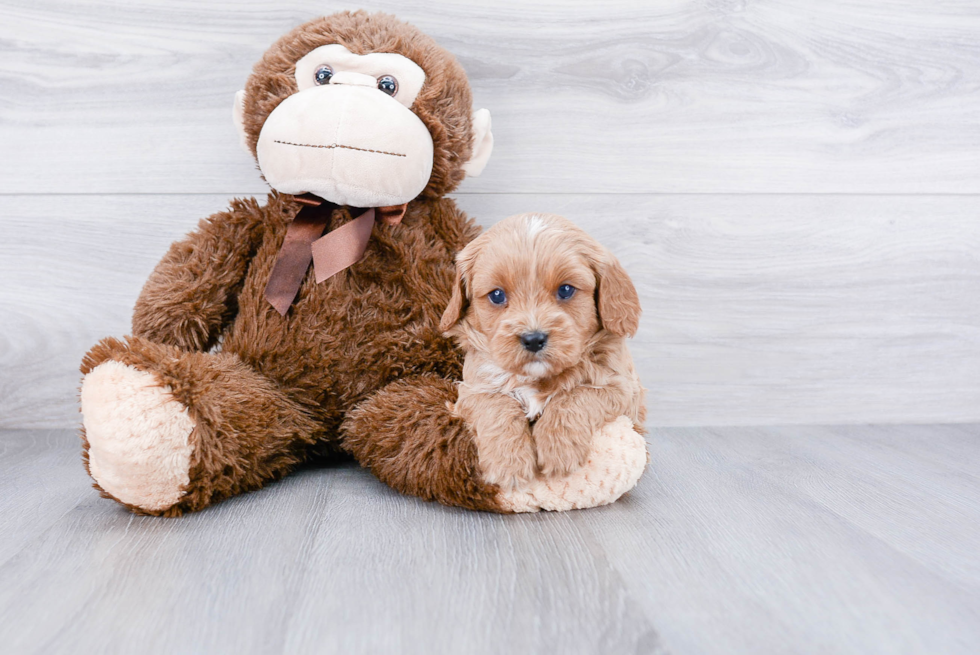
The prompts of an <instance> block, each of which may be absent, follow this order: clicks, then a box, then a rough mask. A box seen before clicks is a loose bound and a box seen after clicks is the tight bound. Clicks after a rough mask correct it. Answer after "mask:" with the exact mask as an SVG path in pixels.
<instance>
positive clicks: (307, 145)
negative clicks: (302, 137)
mask: <svg viewBox="0 0 980 655" xmlns="http://www.w3.org/2000/svg"><path fill="white" fill-rule="evenodd" d="M275 142H276V143H281V144H282V145H284V146H296V147H298V148H323V149H325V150H333V149H334V148H343V149H345V150H357V151H359V152H373V153H374V154H376V155H390V156H391V157H406V156H407V155H403V154H402V153H400V152H385V151H384V150H371V149H370V148H355V147H354V146H345V145H343V144H340V143H331V144H330V145H328V146H321V145H318V144H315V143H292V142H291V141H280V140H278V139H275Z"/></svg>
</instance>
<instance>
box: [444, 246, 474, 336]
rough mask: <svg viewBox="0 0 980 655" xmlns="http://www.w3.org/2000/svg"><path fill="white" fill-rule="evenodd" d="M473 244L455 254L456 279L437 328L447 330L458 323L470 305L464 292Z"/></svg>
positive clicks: (471, 258) (472, 254)
mask: <svg viewBox="0 0 980 655" xmlns="http://www.w3.org/2000/svg"><path fill="white" fill-rule="evenodd" d="M474 248H475V244H473V243H470V244H469V245H468V246H467V247H465V248H463V249H462V250H461V251H460V252H459V254H458V255H456V281H455V282H453V295H452V297H451V298H450V299H449V306H448V307H446V311H445V312H443V313H442V320H441V321H439V330H441V331H442V332H449V331H450V330H451V329H453V327H455V326H456V324H457V323H459V321H460V319H461V318H463V316H465V315H466V308H467V307H469V305H470V299H469V296H468V295H467V292H466V287H467V285H468V282H467V279H466V278H467V277H468V276H469V270H470V265H471V264H472V262H473V257H474V256H475V253H474Z"/></svg>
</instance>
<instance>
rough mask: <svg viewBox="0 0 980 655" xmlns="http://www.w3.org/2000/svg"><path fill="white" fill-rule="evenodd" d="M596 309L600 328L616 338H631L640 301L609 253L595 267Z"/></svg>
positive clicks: (634, 289)
mask: <svg viewBox="0 0 980 655" xmlns="http://www.w3.org/2000/svg"><path fill="white" fill-rule="evenodd" d="M596 278H597V282H598V284H597V285H596V308H597V309H598V310H599V320H600V321H601V322H602V327H603V328H605V329H606V330H609V331H610V332H612V333H613V334H615V335H616V336H620V337H632V336H633V335H634V334H636V330H637V328H639V327H640V312H641V311H642V310H641V308H640V297H639V295H638V294H637V293H636V287H635V286H633V281H632V280H630V276H629V275H627V274H626V269H625V268H623V265H622V264H620V263H619V260H617V259H616V258H615V257H614V256H613V255H612V253H609V252H606V253H604V254H603V256H602V257H601V259H600V260H599V262H598V264H597V266H596Z"/></svg>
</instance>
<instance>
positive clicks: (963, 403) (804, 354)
mask: <svg viewBox="0 0 980 655" xmlns="http://www.w3.org/2000/svg"><path fill="white" fill-rule="evenodd" d="M364 6H365V7H366V8H369V9H382V10H387V11H391V12H393V13H396V14H398V15H399V16H401V17H402V18H405V19H406V20H409V21H411V22H413V23H415V24H416V25H418V26H419V27H420V28H422V29H423V30H425V31H426V32H428V33H429V34H431V35H432V36H434V37H435V38H436V39H437V40H439V41H440V42H441V43H442V44H443V45H445V46H446V47H447V48H449V49H450V50H452V51H453V52H454V53H455V54H456V55H457V56H458V58H459V59H460V61H461V62H462V63H463V65H464V66H465V68H466V70H467V72H468V74H469V75H470V79H471V82H472V85H473V88H474V95H475V99H476V102H477V104H478V105H479V106H483V107H487V108H488V109H490V111H491V113H492V114H493V117H494V133H495V136H496V149H495V152H494V156H493V158H492V159H491V161H490V164H489V166H488V168H487V171H486V172H485V174H484V175H483V176H481V177H480V178H476V179H472V180H468V181H466V182H465V183H464V184H463V186H462V187H461V188H460V189H459V192H458V193H457V194H456V198H457V199H458V201H459V202H460V204H461V205H462V206H463V207H464V208H465V209H466V210H467V211H468V212H469V213H471V214H472V215H473V216H475V217H476V218H477V219H478V220H479V221H480V222H481V223H483V224H485V225H488V224H491V223H493V222H495V221H497V220H499V219H500V218H503V217H504V216H507V215H509V214H511V213H516V212H520V211H529V210H540V211H553V212H558V213H563V214H565V215H567V216H569V217H570V218H572V219H573V220H575V221H577V222H579V223H580V224H582V225H583V226H584V227H586V228H587V229H588V230H590V231H591V232H593V233H594V234H595V235H596V236H597V237H599V238H600V239H601V240H602V241H603V242H604V243H606V244H607V245H608V246H609V247H610V248H611V249H612V250H613V251H614V252H616V253H617V254H618V255H619V256H620V257H621V259H622V260H623V261H624V263H626V265H627V267H628V269H629V270H630V271H631V273H632V274H633V276H634V278H635V280H636V281H637V284H638V287H639V288H640V291H641V295H642V298H643V301H644V305H645V310H646V313H645V316H644V320H643V324H642V328H641V332H640V334H639V335H638V337H637V339H636V340H635V342H634V353H635V355H636V358H637V360H638V362H639V363H640V367H641V371H642V375H643V378H644V382H645V383H646V386H648V387H649V388H650V391H651V392H650V400H651V424H654V425H732V424H778V423H863V422H943V421H956V422H959V421H980V216H978V215H977V214H978V199H980V195H978V194H980V120H978V119H980V5H978V4H977V3H976V2H975V1H972V0H962V1H957V0H940V1H927V0H889V1H888V2H877V1H874V0H864V1H863V2H842V1H837V0H832V1H828V2H821V3H812V2H804V1H803V0H799V1H795V2H794V1H790V0H783V1H779V2H776V1H773V2H754V1H749V0H744V1H740V0H732V1H713V2H705V1H694V0H669V1H664V2H656V3H652V2H651V3H644V2H640V1H638V0H629V1H625V0H624V1H619V2H602V3H593V2H590V3H585V2H582V3H578V2H557V1H554V2H534V3H528V2H516V1H515V2H509V1H505V0H491V1H489V2H483V3H479V4H473V3H469V2H443V3H438V4H436V3H430V2H414V1H412V2H399V3H394V2H379V3H367V4H365V5H364ZM349 7H351V5H344V4H341V3H336V2H300V1H296V2H286V3H281V2H272V1H271V0H262V1H256V2H234V3H233V2H209V3H200V2H190V1H181V2H164V1H163V0H145V1H142V2H132V1H127V2H122V1H118V0H117V1H115V2H112V1H104V2H97V3H85V4H84V5H82V4H76V3H68V2H57V1H37V0H32V1H23V2H19V1H15V0H4V1H3V2H2V3H0V221H2V223H0V225H2V229H3V232H2V238H0V427H5V428H16V427H49V428H54V427H70V426H73V425H76V424H77V422H78V415H77V409H76V402H75V394H76V387H77V383H78V374H77V365H78V361H79V359H80V358H81V356H82V354H83V353H84V352H85V350H86V349H87V348H88V347H89V346H90V345H91V344H92V343H94V342H95V341H96V340H97V339H99V338H100V337H102V336H105V335H110V334H112V335H122V334H125V333H126V332H127V331H128V319H129V312H130V309H131V307H132V303H133V301H134V300H135V297H136V295H137V293H138V292H139V289H140V286H141V285H142V282H143V280H144V279H145V277H146V275H147V274H148V273H149V271H150V270H151V269H152V267H153V265H154V263H155V262H156V260H157V259H158V258H159V257H160V256H161V255H162V253H163V252H164V250H165V248H166V246H167V244H168V243H169V242H170V241H172V240H173V239H175V238H177V237H179V236H180V235H181V234H183V233H184V232H186V231H187V230H189V229H191V228H192V227H193V226H194V225H195V223H196V221H197V220H198V219H199V218H201V217H203V216H206V215H208V214H211V213H213V212H215V211H219V210H221V209H223V208H224V207H225V206H226V205H227V202H228V200H229V199H230V198H231V197H234V196H242V195H253V194H263V193H265V191H266V187H265V185H264V184H263V182H262V181H261V179H260V177H259V175H258V173H257V171H256V169H255V166H254V163H253V162H252V161H250V160H249V158H248V157H247V156H246V155H245V154H244V153H243V152H242V151H241V150H240V148H239V146H238V142H237V137H236V135H235V133H234V130H233V128H232V125H231V119H230V114H231V100H232V97H233V95H234V93H235V91H236V90H237V89H239V88H241V86H242V85H243V83H244V80H245V78H246V76H247V74H248V72H249V70H250V68H251V65H252V63H253V62H254V61H255V60H256V59H257V58H258V57H259V56H260V54H261V53H262V51H263V50H264V49H265V48H266V47H268V45H269V44H270V43H271V42H272V41H273V40H275V38H276V37H278V36H279V35H280V34H282V33H283V32H285V31H287V30H288V29H290V28H291V27H292V26H294V25H296V24H298V23H300V22H302V21H304V20H306V19H308V18H312V17H314V16H316V15H319V14H322V13H329V12H330V11H333V10H337V9H342V8H349Z"/></svg>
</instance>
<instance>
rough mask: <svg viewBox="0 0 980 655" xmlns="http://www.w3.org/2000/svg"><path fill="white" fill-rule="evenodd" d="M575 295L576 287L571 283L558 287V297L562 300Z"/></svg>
mask: <svg viewBox="0 0 980 655" xmlns="http://www.w3.org/2000/svg"><path fill="white" fill-rule="evenodd" d="M573 295H575V287H573V286H572V285H570V284H563V285H561V286H560V287H558V297H559V298H561V299H562V300H568V299H569V298H571V297H572V296H573Z"/></svg>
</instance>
